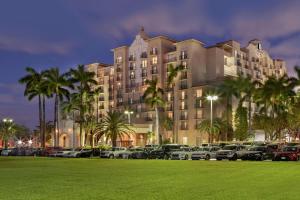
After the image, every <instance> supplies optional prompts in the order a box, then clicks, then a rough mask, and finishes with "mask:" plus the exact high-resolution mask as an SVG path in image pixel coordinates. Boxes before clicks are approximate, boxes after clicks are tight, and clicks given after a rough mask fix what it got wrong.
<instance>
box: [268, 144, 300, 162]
mask: <svg viewBox="0 0 300 200" xmlns="http://www.w3.org/2000/svg"><path fill="white" fill-rule="evenodd" d="M299 157H300V147H299V146H286V147H284V148H283V149H282V151H280V152H277V153H276V154H275V156H274V158H273V161H280V160H286V161H298V160H299Z"/></svg>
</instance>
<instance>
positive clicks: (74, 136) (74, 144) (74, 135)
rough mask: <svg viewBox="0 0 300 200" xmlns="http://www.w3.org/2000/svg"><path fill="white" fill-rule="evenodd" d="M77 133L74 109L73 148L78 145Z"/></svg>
mask: <svg viewBox="0 0 300 200" xmlns="http://www.w3.org/2000/svg"><path fill="white" fill-rule="evenodd" d="M75 140H76V134H75V111H74V110H73V150H75V146H76V141H75Z"/></svg>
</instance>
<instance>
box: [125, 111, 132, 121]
mask: <svg viewBox="0 0 300 200" xmlns="http://www.w3.org/2000/svg"><path fill="white" fill-rule="evenodd" d="M124 114H125V115H127V117H128V124H131V121H130V115H132V114H133V111H130V110H125V111H124Z"/></svg>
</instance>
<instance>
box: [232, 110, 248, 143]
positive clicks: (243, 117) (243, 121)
mask: <svg viewBox="0 0 300 200" xmlns="http://www.w3.org/2000/svg"><path fill="white" fill-rule="evenodd" d="M247 129H248V122H247V109H246V108H245V107H242V106H241V105H240V106H238V108H237V109H236V113H235V131H234V134H235V137H236V139H237V140H240V141H242V140H245V139H247V138H248V134H247Z"/></svg>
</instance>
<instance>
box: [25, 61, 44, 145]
mask: <svg viewBox="0 0 300 200" xmlns="http://www.w3.org/2000/svg"><path fill="white" fill-rule="evenodd" d="M26 72H27V74H26V75H25V76H24V77H22V78H21V79H20V80H19V83H21V84H25V91H24V96H27V98H28V100H29V101H31V100H32V99H34V98H35V97H38V108H39V128H40V131H39V132H40V139H41V146H42V148H44V147H45V97H47V96H49V94H48V93H47V90H46V88H45V84H44V82H45V80H44V72H41V73H39V72H37V71H36V70H35V69H33V68H32V67H27V68H26Z"/></svg>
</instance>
